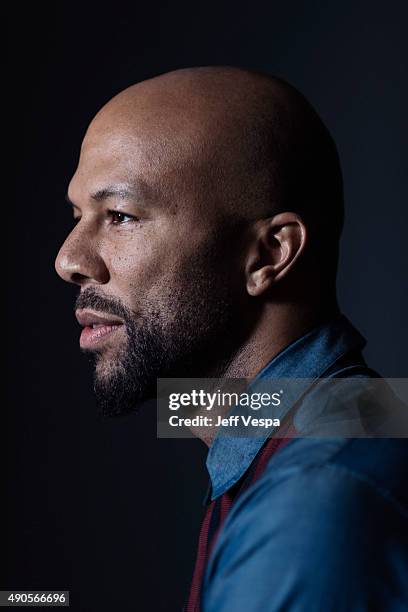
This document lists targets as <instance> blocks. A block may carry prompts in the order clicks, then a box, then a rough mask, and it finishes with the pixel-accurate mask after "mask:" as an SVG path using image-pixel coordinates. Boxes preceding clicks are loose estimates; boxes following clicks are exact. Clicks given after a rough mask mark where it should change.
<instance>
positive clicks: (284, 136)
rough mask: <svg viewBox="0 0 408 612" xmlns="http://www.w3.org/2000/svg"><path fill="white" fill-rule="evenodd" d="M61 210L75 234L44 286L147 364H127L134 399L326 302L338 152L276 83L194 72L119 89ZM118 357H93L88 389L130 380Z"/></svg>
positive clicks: (336, 217)
mask: <svg viewBox="0 0 408 612" xmlns="http://www.w3.org/2000/svg"><path fill="white" fill-rule="evenodd" d="M68 197H69V200H70V201H71V203H72V204H73V207H74V213H75V217H76V219H77V220H78V221H79V222H78V224H77V225H76V226H75V228H74V230H73V231H72V232H71V234H70V235H69V237H68V238H67V240H66V242H65V244H64V245H63V247H62V248H61V251H60V253H59V255H58V258H57V270H58V272H59V274H60V275H61V276H62V277H63V278H64V279H65V280H68V281H70V282H74V283H76V284H78V285H79V286H80V287H81V295H80V299H79V306H80V307H81V308H82V309H84V308H86V306H89V307H90V308H91V307H94V308H96V307H97V308H98V309H104V311H107V312H111V313H116V316H117V317H122V318H123V319H124V320H125V321H126V328H127V330H128V333H127V337H128V338H129V336H131V335H132V334H133V338H136V339H137V342H135V343H134V345H135V346H136V345H137V346H138V350H141V347H150V348H149V350H150V349H152V348H153V349H154V350H153V353H154V354H150V356H149V355H148V354H147V353H146V352H145V353H140V354H136V355H134V358H133V362H132V368H133V370H134V371H138V369H139V370H140V368H142V369H143V371H144V372H145V375H144V376H145V381H147V383H148V382H151V380H154V379H155V377H156V376H157V375H163V372H165V373H167V375H169V373H172V374H173V375H174V374H175V373H176V374H175V375H177V373H178V374H179V375H183V376H186V375H188V374H189V373H190V374H191V372H192V370H191V367H192V364H193V363H194V367H195V368H197V369H196V370H194V371H195V373H199V374H203V373H204V371H206V372H209V371H217V372H220V371H222V367H221V365H220V364H224V365H225V363H227V362H231V360H232V359H233V357H232V356H233V355H234V354H236V352H237V350H238V349H239V347H242V346H243V345H244V344H246V346H248V342H249V339H250V338H251V334H253V332H254V329H257V330H259V329H260V321H263V323H262V325H264V324H265V325H266V326H268V325H269V328H270V327H271V321H273V319H274V318H275V319H276V317H277V316H278V313H279V312H281V311H282V308H284V309H286V313H287V315H288V313H289V310H290V312H292V311H293V308H294V307H295V308H297V309H298V312H301V313H305V312H308V311H312V310H313V309H315V308H316V307H317V304H319V307H320V308H321V307H322V304H323V303H324V302H325V301H327V303H328V302H333V299H334V297H333V296H334V294H335V269H336V262H337V244H338V237H339V234H340V230H341V225H342V215H343V212H342V210H343V209H342V180H341V172H340V167H339V162H338V157H337V152H336V148H335V145H334V143H333V140H332V138H331V137H330V135H329V133H328V131H327V130H326V128H325V127H324V125H323V124H322V122H321V120H320V119H319V117H318V116H317V114H316V113H315V111H314V110H313V109H312V107H311V106H310V105H309V103H308V102H307V101H306V100H305V98H304V97H303V96H302V95H301V94H300V93H299V92H298V91H296V90H295V89H294V88H293V87H291V86H290V85H288V84H287V83H285V82H284V81H282V80H279V79H276V78H272V77H270V76H267V75H264V74H260V73H257V72H252V71H248V70H241V69H238V68H229V67H206V68H193V69H185V70H178V71H174V72H171V73H168V74H164V75H161V76H158V77H155V78H152V79H150V80H147V81H144V82H142V83H138V84H136V85H133V86H131V87H129V88H127V89H126V90H124V91H122V92H121V93H119V94H118V95H117V96H115V97H114V98H113V99H112V100H110V101H109V102H108V103H107V104H106V105H105V106H104V107H103V108H102V109H101V110H100V111H99V112H98V114H97V115H96V116H95V118H94V119H93V121H92V123H91V124H90V126H89V128H88V130H87V132H86V135H85V138H84V141H83V143H82V147H81V154H80V160H79V164H78V168H77V170H76V172H75V174H74V176H73V177H72V180H71V182H70V185H69V190H68ZM316 288H318V290H319V294H317V293H316ZM323 290H324V291H323ZM101 300H102V301H101ZM103 300H105V301H103ZM279 316H280V315H279ZM285 316H286V315H285ZM140 322H142V323H143V324H141V323H140ZM238 322H239V323H238ZM132 326H133V327H132ZM272 328H273V325H272ZM129 330H130V331H129ZM228 330H229V331H228ZM275 331H276V329H275ZM257 333H258V332H257ZM264 337H265V335H264ZM122 340H123V339H122ZM98 342H99V340H98ZM118 342H119V341H118ZM123 342H124V341H123ZM215 342H216V344H217V350H216V351H215V354H214V357H213V358H212V359H211V360H210V361H211V363H206V364H205V365H204V364H202V359H203V356H204V357H205V359H207V361H208V354H209V352H208V350H207V349H208V347H209V346H214V343H215ZM88 344H89V343H88ZM98 346H99V345H98ZM124 346H125V344H123V343H122V345H121V344H120V343H119V344H117V345H115V346H114V347H112V346H110V344H109V343H108V345H107V347H106V350H105V347H102V348H103V350H102V348H101V350H100V351H99V350H98V351H97V353H98V355H99V356H100V357H101V359H100V361H99V364H100V367H99V372H100V374H101V376H100V380H104V381H105V382H106V380H108V379H109V380H110V378H111V375H112V376H117V377H119V373H120V372H124V371H125V370H126V371H128V370H129V367H125V365H124V361H123V359H124V357H123V355H125V354H127V355H128V354H129V353H131V351H130V348H129V344H128V345H127V347H128V350H127V352H126V350H125V349H124ZM132 346H133V344H132ZM83 348H85V349H91V348H92V347H90V346H88V345H86V346H85V345H84V347H83ZM92 350H93V349H92ZM146 350H147V349H146ZM112 351H113V353H112ZM115 351H116V353H115ZM115 354H116V356H117V357H118V359H117V361H116V362H115V360H114V359H113V357H112V355H115ZM119 354H120V355H121V356H122V357H121V358H119ZM121 359H122V361H121ZM113 363H114V364H115V365H114V367H113V366H112V364H113ZM200 363H201V364H202V365H203V368H204V369H201V370H200V368H199V365H200ZM138 364H139V366H140V367H139V366H138ZM146 364H148V367H147V366H146ZM181 364H182V366H183V367H182V368H181ZM112 368H113V369H112ZM146 368H147V369H146ZM220 368H221V369H220ZM112 372H113V374H112ZM146 372H147V373H146ZM139 382H140V381H139ZM139 382H138V383H137V384H139ZM147 383H146V384H147ZM135 384H136V383H135ZM142 395H143V393H142ZM122 399H123V398H122Z"/></svg>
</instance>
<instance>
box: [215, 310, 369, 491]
mask: <svg viewBox="0 0 408 612" xmlns="http://www.w3.org/2000/svg"><path fill="white" fill-rule="evenodd" d="M365 344H366V340H365V339H364V337H363V336H362V335H361V334H360V333H359V332H358V331H357V330H356V329H355V327H353V325H352V324H351V323H350V321H348V319H347V318H346V317H345V316H344V315H342V314H339V315H336V316H335V317H334V318H333V319H331V320H330V321H328V322H326V323H323V324H322V325H320V326H319V327H316V328H315V329H313V330H312V331H310V332H308V333H307V334H305V335H304V336H302V337H301V338H299V339H298V340H296V341H295V342H293V343H292V344H290V345H289V346H287V347H286V348H285V349H284V350H283V351H281V352H280V353H279V354H278V355H276V356H275V357H274V358H273V359H272V360H271V361H270V362H269V363H268V364H267V365H266V366H265V367H264V368H263V370H261V372H259V374H258V375H257V376H256V378H255V379H254V381H253V382H252V384H254V382H256V381H260V380H262V379H263V378H293V379H308V383H307V384H308V385H309V386H310V385H311V383H312V381H313V379H316V378H320V377H322V376H330V375H332V374H333V373H334V372H335V371H336V362H338V361H339V360H340V359H341V358H342V357H344V356H345V355H347V353H349V352H352V351H356V350H361V349H362V348H363V347H364V346H365ZM342 361H343V363H342V365H344V360H342ZM337 369H339V368H337ZM296 382H297V381H295V384H294V386H293V391H292V395H291V397H290V402H285V408H284V409H283V410H282V412H281V414H280V415H279V417H280V418H281V419H283V418H284V417H285V415H286V414H287V413H288V412H289V410H290V409H291V408H292V406H293V405H294V404H295V403H296V401H298V399H299V398H300V397H301V396H302V394H303V393H305V391H307V387H305V384H306V383H305V381H304V380H303V381H301V380H300V381H298V384H296ZM270 435H271V431H268V430H266V431H265V435H264V436H259V437H251V438H249V437H248V438H245V437H243V438H242V437H241V438H239V437H237V438H234V437H230V436H224V435H223V432H222V428H221V430H220V431H218V433H217V435H216V437H215V438H214V441H213V443H212V445H211V447H210V450H209V452H208V456H207V462H206V463H207V470H208V473H209V476H210V489H209V491H208V494H207V499H211V500H214V499H216V498H217V497H219V496H220V495H222V494H223V493H225V491H227V490H228V489H229V488H230V487H232V486H233V485H234V484H235V483H236V482H238V480H240V478H241V477H242V476H243V475H244V473H245V472H246V471H247V469H248V468H249V466H250V465H251V463H252V461H253V460H254V458H255V456H256V455H257V453H258V452H259V451H260V449H261V447H262V446H263V445H264V443H265V441H266V440H267V439H268V437H269V436H270Z"/></svg>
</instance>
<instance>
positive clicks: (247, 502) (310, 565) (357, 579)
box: [202, 315, 408, 612]
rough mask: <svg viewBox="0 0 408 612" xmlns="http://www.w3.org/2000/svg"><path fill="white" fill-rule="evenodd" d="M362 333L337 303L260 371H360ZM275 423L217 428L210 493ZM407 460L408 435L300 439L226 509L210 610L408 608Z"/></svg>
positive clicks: (309, 375) (234, 474)
mask: <svg viewBox="0 0 408 612" xmlns="http://www.w3.org/2000/svg"><path fill="white" fill-rule="evenodd" d="M364 345H365V340H364V338H363V337H362V336H361V335H360V334H359V332H357V330H355V328H354V327H353V326H352V325H351V323H349V321H348V320H347V319H346V318H345V317H344V316H343V315H339V316H337V317H335V318H334V319H333V320H332V321H330V322H328V323H326V324H324V325H322V326H320V327H319V328H317V329H315V330H313V331H311V332H310V333H308V334H306V335H305V336H303V337H302V338H300V339H299V340H297V341H296V342H294V343H293V344H291V345H290V346H289V347H287V348H286V349H285V350H284V351H282V352H281V353H280V354H279V355H277V356H276V357H275V358H274V359H273V360H272V361H271V362H270V363H269V364H268V365H267V366H266V368H264V370H263V371H262V372H261V373H260V374H259V376H258V379H262V378H263V377H272V378H284V377H286V378H292V377H293V378H299V379H315V378H320V377H332V376H336V377H337V376H343V375H345V376H346V375H348V374H349V373H353V372H355V371H357V369H358V368H360V369H361V370H362V371H363V373H364V371H365V362H364V359H363V357H362V355H361V350H362V348H363V347H364ZM360 375H361V374H360ZM363 375H364V374H363ZM369 375H370V373H369V371H368V369H367V370H366V372H365V376H369ZM305 391H306V397H307V391H308V390H307V389H304V388H301V389H298V393H297V394H295V395H296V397H294V398H293V402H295V401H296V400H297V397H298V396H300V395H301V394H304V393H305ZM303 401H304V400H303ZM293 402H292V403H293ZM290 407H291V406H288V405H286V407H285V410H286V411H287V410H289V409H290ZM282 416H284V414H283V415H282ZM268 435H270V432H266V433H265V437H264V438H262V437H251V438H248V437H247V438H245V437H243V438H232V437H228V436H223V435H221V434H219V435H217V437H216V438H215V440H214V442H213V444H212V446H211V448H210V451H209V454H208V459H207V468H208V471H209V474H210V480H211V489H210V493H209V495H210V497H211V499H216V498H217V497H218V496H220V495H222V494H223V493H224V492H226V491H228V490H229V488H231V487H232V486H234V485H235V484H236V483H237V482H238V481H239V480H240V479H241V478H242V477H243V476H244V475H245V473H246V472H247V470H248V469H249V467H250V465H251V463H252V462H253V460H254V459H255V457H256V456H257V454H258V453H259V451H260V449H261V447H262V446H263V444H264V443H265V439H266V438H267V436H268ZM407 472H408V442H407V440H405V439H392V438H382V439H358V438H357V439H356V438H344V437H341V438H337V437H336V438H326V439H324V438H320V439H313V438H305V439H301V438H298V439H295V440H292V441H291V442H290V443H289V444H287V445H286V446H285V447H284V448H283V449H282V450H280V451H278V452H277V453H276V455H274V456H273V457H272V459H271V460H270V462H269V464H268V466H267V468H266V470H265V472H264V473H263V475H262V476H261V478H260V479H259V480H258V481H257V482H256V483H255V484H254V485H253V486H251V487H250V488H249V489H248V490H247V491H246V492H245V493H244V494H243V495H242V496H241V497H240V498H239V499H238V500H237V502H236V503H235V504H234V505H233V507H232V509H231V511H230V513H229V515H228V516H227V519H226V522H225V524H224V525H223V527H222V530H221V533H220V534H219V537H218V538H217V541H216V544H215V547H214V550H213V551H212V554H211V556H210V559H209V562H208V565H207V569H206V573H205V578H204V584H203V592H202V607H203V610H204V612H241V611H242V612H255V611H256V612H278V611H285V612H295V611H296V612H298V611H299V612H300V611H302V612H314V611H319V612H320V611H322V612H330V611H332V610H333V611H339V612H343V611H344V612H354V611H356V612H360V611H367V612H372V611H376V610H378V612H380V611H381V612H383V611H391V612H394V611H395V612H397V611H398V612H399V611H402V610H408V500H407V492H408V478H407Z"/></svg>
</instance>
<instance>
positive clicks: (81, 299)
mask: <svg viewBox="0 0 408 612" xmlns="http://www.w3.org/2000/svg"><path fill="white" fill-rule="evenodd" d="M86 308H89V309H92V310H97V311H98V310H99V311H102V312H104V313H106V314H111V315H114V316H117V317H120V318H121V319H123V320H124V321H131V320H132V318H133V317H134V316H135V315H134V313H133V311H132V310H130V309H129V308H127V307H126V306H124V305H123V304H122V302H121V301H120V300H119V299H118V298H113V297H107V296H106V295H102V294H100V293H99V292H98V291H97V290H96V289H94V288H92V287H89V288H88V289H85V290H84V291H81V293H79V294H78V296H77V298H76V301H75V306H74V310H78V309H86Z"/></svg>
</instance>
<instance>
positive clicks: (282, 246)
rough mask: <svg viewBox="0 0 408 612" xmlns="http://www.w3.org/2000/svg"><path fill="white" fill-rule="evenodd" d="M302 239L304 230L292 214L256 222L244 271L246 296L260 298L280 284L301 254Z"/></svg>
mask: <svg viewBox="0 0 408 612" xmlns="http://www.w3.org/2000/svg"><path fill="white" fill-rule="evenodd" d="M306 238H307V232H306V226H305V224H304V223H303V221H302V219H301V218H300V217H299V215H297V214H295V213H291V212H285V213H280V214H279V215H276V216H275V217H271V218H269V219H261V220H259V221H257V222H256V224H255V236H254V237H253V239H252V245H251V247H250V252H249V254H248V258H247V264H246V268H245V272H246V278H247V284H246V288H247V291H248V293H249V295H253V296H258V295H262V294H263V293H265V292H266V291H267V290H268V289H270V287H271V286H272V285H274V284H275V283H277V282H279V281H280V280H282V279H283V278H284V277H285V276H286V275H287V274H288V273H289V271H290V270H291V268H292V267H293V266H294V264H295V262H296V260H297V259H298V258H299V257H300V255H301V254H302V252H303V251H304V249H305V246H306Z"/></svg>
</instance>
